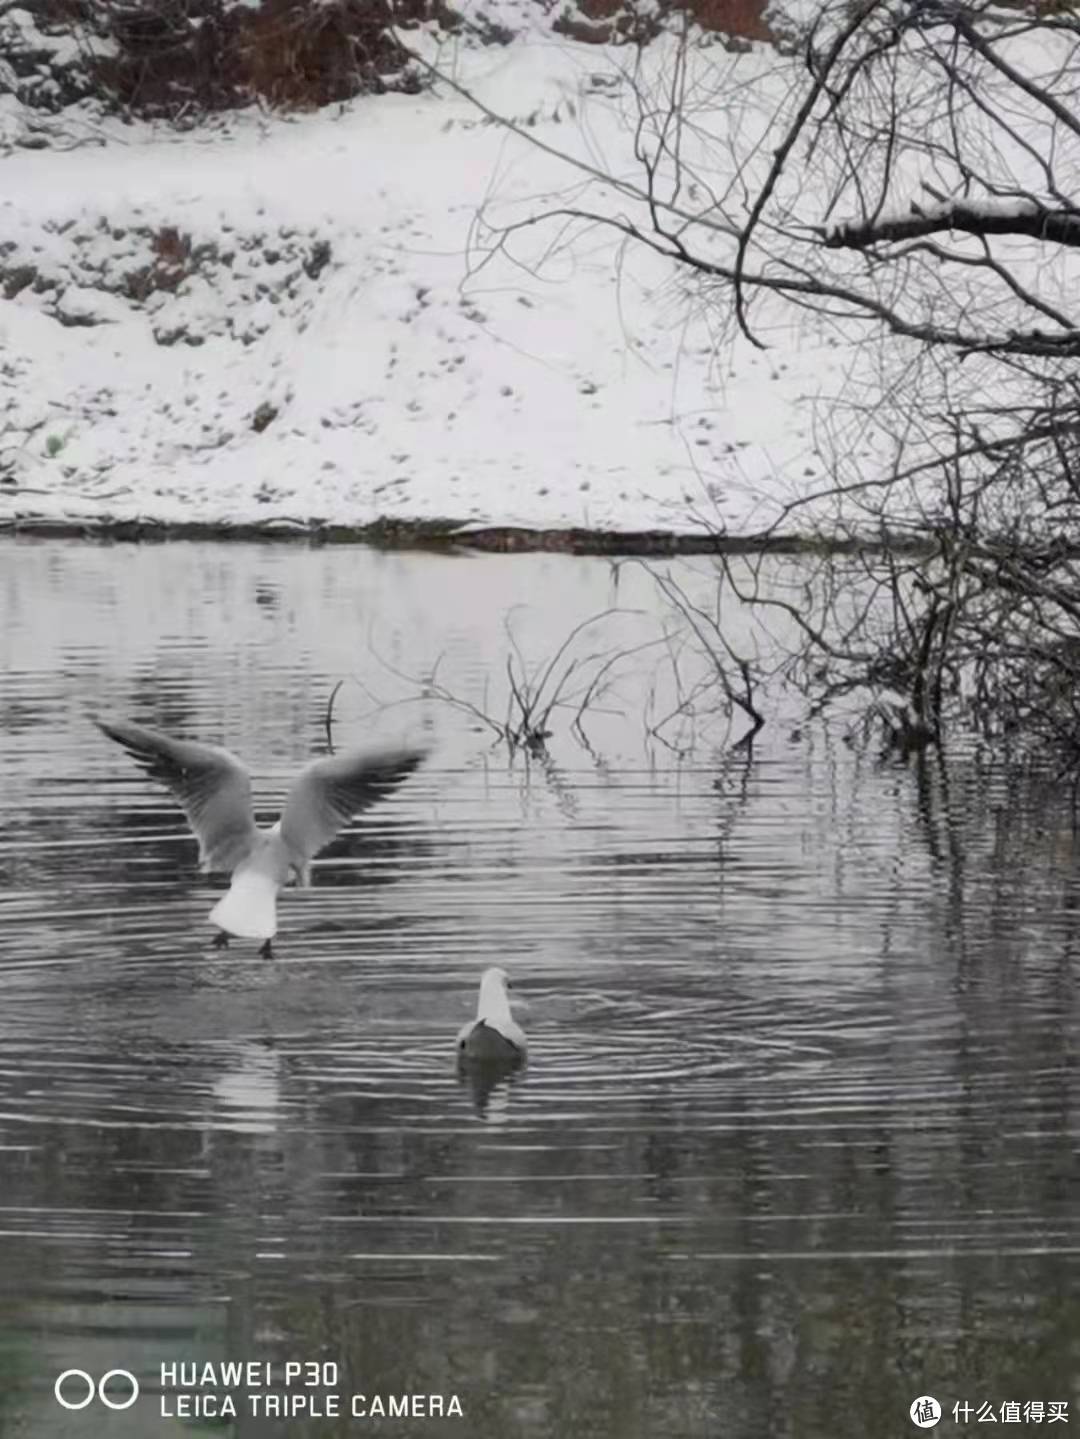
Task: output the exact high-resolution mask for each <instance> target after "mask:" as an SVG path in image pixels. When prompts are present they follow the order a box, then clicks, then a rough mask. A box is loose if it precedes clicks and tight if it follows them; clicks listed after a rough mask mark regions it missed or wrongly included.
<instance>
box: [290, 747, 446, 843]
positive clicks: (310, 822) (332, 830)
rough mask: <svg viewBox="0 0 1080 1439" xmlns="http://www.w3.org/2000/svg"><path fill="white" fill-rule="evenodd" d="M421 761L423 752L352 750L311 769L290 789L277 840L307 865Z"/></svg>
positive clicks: (305, 771) (314, 764) (321, 761)
mask: <svg viewBox="0 0 1080 1439" xmlns="http://www.w3.org/2000/svg"><path fill="white" fill-rule="evenodd" d="M424 758H425V751H423V750H410V749H391V750H366V751H365V750H353V751H352V752H351V753H349V754H340V755H331V756H330V757H329V758H328V759H318V760H315V761H314V763H312V764H309V765H308V766H307V768H306V769H304V770H303V771H302V772H301V773H300V775H299V776H298V778H297V779H296V781H295V782H294V784H293V786H292V789H290V791H289V795H288V798H287V799H286V801H285V809H284V810H283V812H282V815H281V838H282V839H283V840H284V842H285V846H286V848H287V850H288V852H289V858H290V860H291V862H292V863H293V864H294V865H296V866H298V867H299V866H302V865H304V864H306V863H307V861H308V860H310V859H312V858H313V857H314V856H315V855H316V854H318V852H319V850H321V849H323V848H324V847H325V846H326V845H328V844H329V843H330V841H331V840H332V839H333V838H334V836H335V835H336V834H337V833H338V831H339V830H341V829H343V828H344V826H345V825H347V824H348V822H349V820H350V819H352V817H353V816H354V815H355V814H359V813H360V811H361V810H365V809H369V808H370V807H371V805H373V804H377V803H378V801H379V800H381V799H383V798H384V797H385V796H386V795H388V794H390V793H391V791H392V790H394V789H396V788H397V786H398V785H399V784H400V783H401V782H402V780H403V779H406V778H407V777H408V776H409V775H410V774H412V772H413V770H414V769H416V767H417V765H419V764H420V763H421V762H422V761H423V759H424Z"/></svg>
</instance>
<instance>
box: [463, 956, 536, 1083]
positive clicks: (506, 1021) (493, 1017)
mask: <svg viewBox="0 0 1080 1439" xmlns="http://www.w3.org/2000/svg"><path fill="white" fill-rule="evenodd" d="M510 988H511V984H510V980H509V977H508V976H507V973H506V970H505V969H498V968H495V969H487V970H485V971H484V973H483V975H482V977H481V979H480V1001H479V1003H478V1004H477V1006H476V1018H475V1019H470V1020H469V1022H468V1024H466V1025H463V1026H462V1028H461V1031H460V1033H459V1034H458V1039H457V1047H458V1056H459V1058H461V1059H465V1060H469V1059H473V1060H481V1061H485V1062H490V1061H497V1062H502V1063H507V1062H510V1063H512V1062H515V1061H517V1062H519V1063H520V1061H521V1060H523V1059H524V1058H525V1054H526V1051H527V1049H528V1044H527V1041H526V1039H525V1031H524V1030H523V1029H522V1028H521V1026H520V1025H519V1024H518V1023H517V1021H516V1020H515V1019H514V1016H513V1015H512V1014H511V1013H510V996H509V994H508V992H507V991H508V990H509V989H510Z"/></svg>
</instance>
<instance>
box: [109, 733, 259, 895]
mask: <svg viewBox="0 0 1080 1439" xmlns="http://www.w3.org/2000/svg"><path fill="white" fill-rule="evenodd" d="M94 723H95V724H96V725H97V727H98V729H99V730H101V732H102V734H105V735H108V737H109V739H111V740H115V741H116V743H117V744H119V745H123V747H124V749H126V750H127V752H128V753H129V754H130V755H131V756H132V757H133V758H134V759H135V760H136V761H137V763H138V764H140V765H141V766H142V767H143V769H145V770H146V772H147V773H148V774H150V775H152V776H153V778H154V779H156V780H160V782H161V783H162V784H163V785H165V786H166V787H167V788H168V789H169V790H170V791H171V792H172V794H173V796H174V798H175V799H176V800H177V801H178V803H179V805H180V808H181V809H182V810H183V811H184V815H185V818H186V819H187V822H188V824H190V826H191V828H192V829H193V830H194V832H195V836H196V838H197V839H198V841H199V859H200V861H201V862H202V865H203V868H204V869H211V870H227V871H231V870H233V869H235V868H236V866H237V865H238V864H239V863H240V862H241V861H242V860H244V859H246V858H247V856H248V855H249V854H250V853H251V848H252V845H253V844H254V841H255V836H256V829H255V817H254V815H253V813H252V809H251V777H250V775H249V774H248V772H247V770H246V769H245V768H244V766H243V765H242V764H241V763H240V761H239V760H238V759H237V758H236V756H235V755H232V754H230V753H229V751H228V750H227V749H221V748H219V747H218V746H217V745H208V744H197V743H196V742H195V741H194V740H179V739H170V738H169V736H168V735H165V734H162V733H161V731H160V730H153V729H145V728H144V727H143V726H142V725H137V724H131V723H130V722H129V721H127V720H108V721H106V720H100V719H95V720H94Z"/></svg>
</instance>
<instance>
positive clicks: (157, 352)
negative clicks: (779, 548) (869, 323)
mask: <svg viewBox="0 0 1080 1439" xmlns="http://www.w3.org/2000/svg"><path fill="white" fill-rule="evenodd" d="M624 58H625V52H615V51H611V52H609V51H607V50H606V48H605V47H598V46H589V45H582V44H577V43H575V42H573V41H572V40H567V39H565V38H559V37H554V36H552V34H551V33H550V31H548V32H546V33H545V32H541V31H539V30H536V29H533V30H531V31H526V32H524V33H522V34H521V35H519V37H518V39H517V40H515V42H514V43H513V44H511V45H509V46H506V47H504V48H498V47H496V48H488V49H482V50H476V49H466V48H464V47H463V48H461V49H460V51H458V52H456V53H448V52H447V51H446V50H445V49H444V51H443V52H442V61H443V63H444V64H446V65H448V66H450V67H456V70H455V73H456V74H457V75H458V77H459V78H461V79H463V80H466V81H467V82H468V83H469V84H470V86H472V87H473V88H475V89H476V90H477V91H478V93H480V94H481V96H482V97H483V98H484V100H485V101H486V102H487V103H489V104H491V105H493V106H494V107H496V108H498V109H500V110H501V111H503V112H506V113H510V114H512V115H514V116H516V117H518V118H519V119H520V120H521V121H522V122H523V123H524V124H526V125H527V127H528V128H529V129H530V131H531V132H532V133H535V134H537V135H540V136H543V137H545V138H547V139H548V140H549V141H550V142H551V143H553V144H558V145H559V146H563V147H568V148H575V147H576V148H577V150H578V151H580V153H582V154H588V153H592V154H598V153H603V154H604V155H605V157H606V160H607V163H608V164H610V165H612V166H614V167H619V166H623V167H626V168H628V167H629V166H630V165H632V163H633V162H632V154H631V149H630V146H631V143H632V137H631V136H629V135H628V134H627V133H626V130H625V127H624V124H623V122H622V120H621V119H620V117H619V114H618V107H617V105H616V103H615V101H616V95H615V93H614V92H615V91H616V90H617V86H618V81H617V80H616V79H613V78H612V77H613V68H612V67H613V65H617V64H618V63H621V62H622V60H623V59H624ZM739 63H740V64H742V65H744V66H745V68H746V74H747V78H748V80H749V79H751V78H752V76H753V72H754V67H755V66H756V67H759V68H760V69H761V70H762V71H763V72H764V70H765V69H766V67H767V66H768V64H769V63H770V57H769V52H767V51H766V50H764V49H763V48H759V49H758V50H755V51H753V52H751V53H749V54H746V55H744V56H742V57H740V62H739ZM98 138H99V139H102V140H104V143H101V144H98V145H97V146H95V147H93V148H86V147H81V146H80V147H78V148H73V149H67V150H62V149H55V148H53V149H43V150H36V151H31V152H24V153H16V154H13V155H11V156H9V157H8V158H7V159H5V160H3V161H2V162H0V174H2V178H3V182H4V183H3V185H2V189H0V194H2V198H0V290H2V293H3V295H4V296H5V300H4V303H3V304H2V305H0V351H2V358H0V431H2V433H0V522H7V523H12V522H14V521H26V520H30V521H33V520H35V519H46V520H48V519H54V520H60V519H64V520H76V521H86V522H88V523H91V524H93V523H99V522H104V521H122V522H137V521H154V522H158V523H162V524H190V523H198V524H210V525H213V524H231V525H252V524H269V525H275V524H276V525H284V526H298V527H307V526H309V525H311V524H312V523H315V524H318V525H326V526H345V527H350V528H354V529H355V528H358V527H365V526H371V525H376V524H381V525H383V526H391V527H392V526H395V525H399V526H400V525H404V526H415V525H434V526H436V527H437V528H438V529H440V530H447V529H452V528H454V527H461V528H464V529H491V528H492V527H524V528H529V529H539V530H547V531H555V530H569V529H581V530H602V531H609V532H610V531H665V532H669V533H674V534H687V533H694V532H701V531H703V530H713V531H716V530H720V531H724V532H726V533H728V534H748V533H754V532H758V531H760V530H762V529H763V528H765V527H766V526H767V525H768V524H769V523H771V522H772V521H773V520H774V519H775V518H776V516H777V514H778V512H779V509H780V507H781V506H782V505H783V504H784V503H785V502H786V501H788V500H790V499H791V498H792V497H793V496H794V495H796V494H797V493H800V492H801V491H802V490H803V489H805V488H806V487H807V486H808V485H812V484H814V483H815V481H820V479H821V476H822V473H823V467H822V461H821V458H820V455H819V454H818V452H817V448H816V445H815V439H814V427H813V425H814V420H813V414H812V411H811V406H812V402H813V401H815V400H817V399H819V398H822V397H827V396H829V395H830V394H833V393H837V392H839V391H840V390H841V389H842V387H843V385H844V381H845V370H846V367H847V365H848V364H850V363H851V361H852V358H853V352H849V351H846V350H845V349H844V348H843V347H841V346H840V345H839V344H838V343H837V341H836V340H835V338H833V339H831V340H829V341H826V340H825V339H822V341H821V342H820V343H819V344H817V343H809V342H808V341H807V339H806V336H805V335H804V336H803V338H802V340H801V342H800V343H798V344H796V342H795V337H794V335H793V334H790V333H786V332H782V331H780V332H776V333H775V334H774V335H772V336H771V337H770V338H771V340H772V341H773V344H772V347H771V348H770V349H768V350H766V351H759V350H755V349H753V348H751V347H750V346H749V345H748V344H743V343H739V344H735V345H734V346H726V347H725V348H723V349H718V347H717V344H716V342H715V336H714V334H713V332H712V328H711V326H710V316H709V315H708V314H704V313H690V314H689V315H688V314H687V307H686V305H685V303H684V292H683V290H682V288H681V284H682V282H681V280H680V278H679V277H678V276H677V275H675V274H673V272H672V268H671V266H670V264H669V263H668V262H666V261H664V260H662V259H661V258H659V257H657V256H650V255H647V254H633V255H631V254H627V253H624V252H622V251H620V250H619V249H618V248H617V247H616V246H615V244H614V242H613V241H612V240H610V239H609V238H606V237H604V236H597V235H593V236H592V237H591V239H588V240H583V241H579V242H577V243H576V244H575V245H574V247H573V248H572V249H571V250H569V251H567V252H566V253H565V254H564V255H562V256H561V257H560V263H559V267H558V270H557V272H556V271H549V272H546V273H545V275H544V277H543V278H538V277H537V276H536V275H534V274H531V273H526V272H523V271H522V270H521V269H520V268H516V267H514V266H512V265H511V264H510V263H509V262H508V261H504V262H501V263H500V262H498V261H496V262H494V263H490V264H488V265H487V266H485V267H484V268H483V269H481V270H480V271H479V272H477V273H473V274H471V275H470V273H469V262H468V254H469V240H470V232H471V227H472V225H473V223H474V218H475V215H476V211H477V208H478V206H480V205H482V204H483V203H484V201H485V199H486V198H487V197H489V196H490V195H491V194H492V192H493V190H497V191H498V194H499V196H500V198H506V197H511V198H512V197H513V196H515V195H516V196H519V197H526V196H531V195H536V194H539V193H545V192H546V193H553V192H555V191H557V190H561V189H562V188H563V187H565V186H566V184H567V182H568V175H567V173H566V171H565V169H564V168H563V167H561V166H560V165H559V164H558V163H557V162H556V161H554V160H553V159H550V158H549V157H547V156H545V155H544V154H542V153H541V152H539V151H537V150H536V149H535V148H533V147H530V146H529V145H528V144H527V143H526V142H525V141H523V140H519V139H516V138H514V137H512V136H510V135H508V134H507V133H506V132H505V131H503V130H500V129H499V128H497V127H495V126H493V125H490V124H488V123H485V122H484V121H483V117H482V116H481V115H480V114H478V112H477V111H476V110H475V109H473V108H472V107H470V106H469V104H468V103H467V101H465V100H464V99H462V98H460V97H459V96H457V95H455V94H454V93H453V92H450V91H443V92H438V91H437V92H436V93H434V94H423V95H419V96H407V95H394V94H391V95H384V96H378V97H365V98H361V99H359V100H357V101H355V102H353V103H352V104H351V105H350V106H349V107H348V108H346V109H344V110H341V111H338V110H335V111H326V110H324V111H322V112H319V113H317V114H313V115H309V116H304V117H301V118H293V119H284V118H281V119H271V120H267V119H263V118H260V117H258V116H257V115H254V114H250V113H249V114H245V115H240V116H237V117H234V118H233V119H231V120H230V121H229V123H228V124H227V125H225V126H216V127H214V128H213V129H208V130H204V131H199V130H196V131H193V132H191V133H188V134H186V135H178V134H176V133H174V132H171V131H169V130H167V129H164V128H152V127H149V126H145V127H132V126H128V127H119V126H111V125H105V126H103V128H102V130H101V132H100V134H99V136H98Z"/></svg>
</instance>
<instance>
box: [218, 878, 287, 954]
mask: <svg viewBox="0 0 1080 1439" xmlns="http://www.w3.org/2000/svg"><path fill="white" fill-rule="evenodd" d="M210 923H211V924H216V925H217V927H218V928H219V929H224V930H225V931H227V933H229V934H233V935H236V937H237V938H238V939H273V937H274V935H275V934H276V933H277V885H276V884H275V883H274V881H273V880H272V879H271V878H270V877H269V876H268V875H265V874H259V873H258V871H253V870H238V871H237V873H236V874H234V875H233V880H232V884H231V885H230V886H229V892H228V893H227V894H226V895H225V896H224V897H223V898H222V899H219V900H218V902H217V904H215V905H214V907H213V909H212V910H211V911H210Z"/></svg>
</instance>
